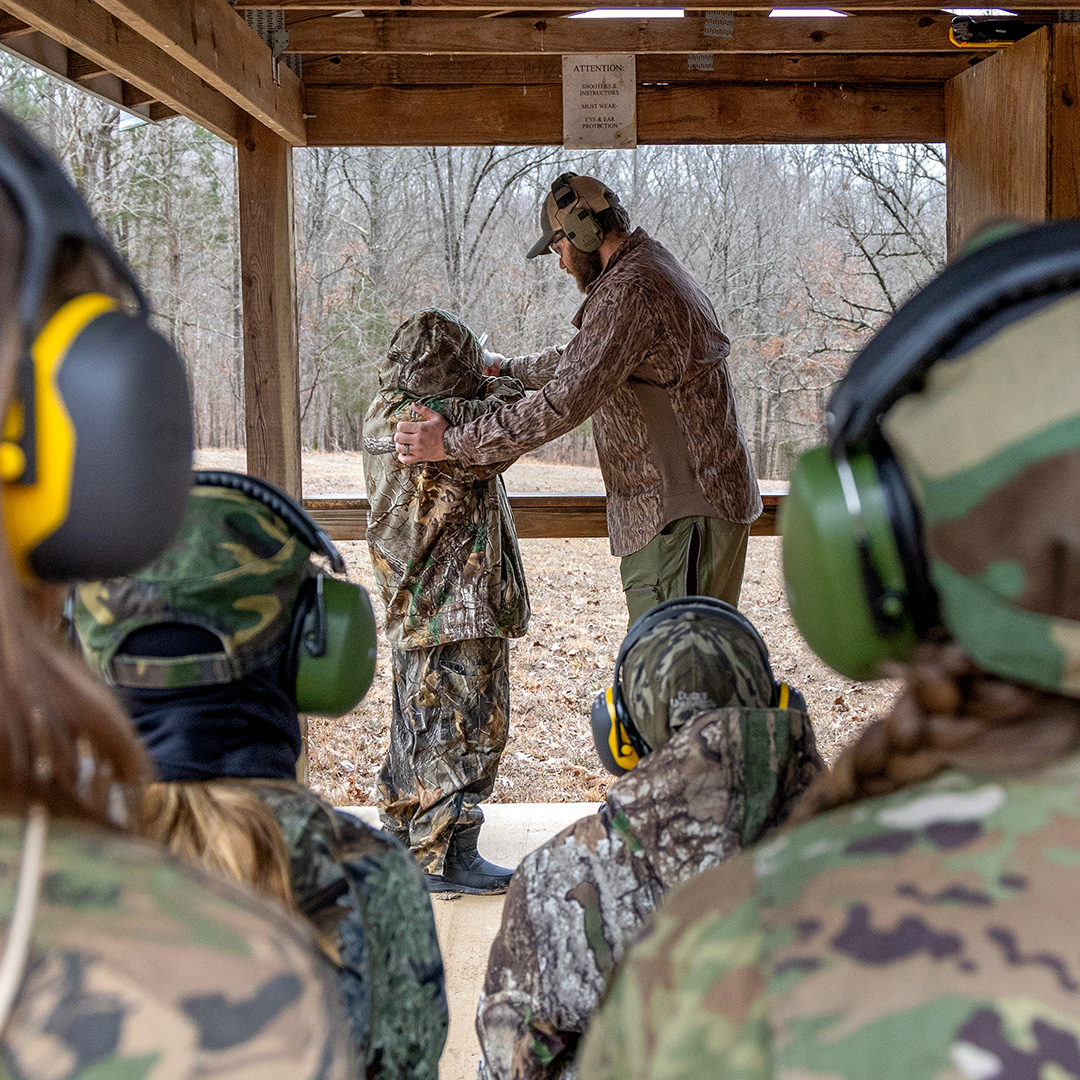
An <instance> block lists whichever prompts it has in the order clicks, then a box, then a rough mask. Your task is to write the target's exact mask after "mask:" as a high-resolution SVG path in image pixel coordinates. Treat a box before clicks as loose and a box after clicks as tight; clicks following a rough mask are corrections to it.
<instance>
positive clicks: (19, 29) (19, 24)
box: [0, 11, 37, 41]
mask: <svg viewBox="0 0 1080 1080" xmlns="http://www.w3.org/2000/svg"><path fill="white" fill-rule="evenodd" d="M36 33H37V31H36V30H35V29H34V28H33V27H32V26H31V25H30V24H29V23H24V22H23V21H22V19H16V18H15V17H14V16H13V15H9V14H8V13H7V12H6V11H0V41H6V40H7V39H8V38H13V37H22V35H23V34H36Z"/></svg>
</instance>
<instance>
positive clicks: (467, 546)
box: [364, 313, 529, 649]
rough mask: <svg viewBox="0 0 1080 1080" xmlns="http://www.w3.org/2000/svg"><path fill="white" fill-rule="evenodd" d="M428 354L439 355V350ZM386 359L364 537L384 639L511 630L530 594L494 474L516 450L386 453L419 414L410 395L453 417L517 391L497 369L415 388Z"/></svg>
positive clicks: (367, 445)
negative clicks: (445, 390) (494, 457)
mask: <svg viewBox="0 0 1080 1080" xmlns="http://www.w3.org/2000/svg"><path fill="white" fill-rule="evenodd" d="M440 314H441V313H440ZM446 318H449V317H448V316H447V317H446ZM406 325H408V324H406ZM403 329H404V328H403ZM399 334H400V331H399ZM397 340H398V338H397V337H395V341H397ZM425 355H426V356H427V355H428V354H425ZM430 358H431V362H432V364H435V363H443V362H445V357H439V356H438V354H437V351H434V352H432V353H431V354H430ZM394 362H395V351H394V349H393V347H392V348H391V353H390V357H389V359H388V362H387V364H386V365H384V367H383V370H382V371H381V372H380V378H381V379H382V380H383V383H384V388H383V389H382V390H380V391H379V393H378V394H376V395H375V398H374V400H373V401H372V403H371V406H370V407H369V409H368V411H367V415H366V416H365V417H364V479H365V482H366V484H367V495H368V503H369V506H370V510H369V512H368V524H367V541H368V547H369V549H370V551H371V563H372V567H373V569H374V573H375V580H376V581H377V582H378V585H379V592H380V594H381V595H382V598H383V601H384V603H385V604H386V639H387V641H388V642H389V643H390V644H391V645H398V646H401V647H403V648H406V649H420V648H432V647H434V646H436V645H442V644H445V643H447V642H450V641H468V640H470V639H472V638H484V637H519V636H520V635H522V634H523V633H525V628H526V625H527V624H528V619H529V595H528V590H527V588H526V585H525V571H524V568H523V567H522V565H521V555H520V553H519V551H518V545H517V533H516V532H515V530H514V519H513V516H512V514H511V512H510V503H509V501H508V500H507V498H506V489H505V486H504V485H503V481H502V477H501V476H499V475H498V473H500V472H503V471H505V470H506V469H507V468H509V466H510V465H511V464H512V462H513V460H514V458H515V457H516V456H517V455H516V454H508V455H505V457H504V459H503V460H500V461H493V462H489V463H488V464H487V465H486V466H483V467H476V468H465V467H463V466H462V465H460V464H459V463H457V462H452V461H439V462H431V463H429V464H426V465H412V466H407V465H402V464H401V463H400V462H399V461H398V459H397V456H396V454H395V452H394V433H395V431H396V430H397V422H398V421H399V420H403V419H404V420H407V419H413V418H416V419H418V418H419V416H418V414H415V415H414V414H413V412H412V406H413V405H414V404H416V403H420V404H423V405H426V406H428V407H429V408H431V409H434V410H435V411H436V412H439V413H442V414H443V415H444V416H445V417H446V418H447V419H448V420H450V422H451V423H467V422H468V421H471V420H473V419H475V418H476V417H478V416H483V415H485V414H486V413H489V412H492V411H494V410H496V409H499V408H501V407H502V406H503V405H507V404H510V403H512V402H515V401H518V400H520V399H521V397H522V396H523V394H524V390H523V388H522V386H521V384H520V383H519V382H517V381H516V380H515V379H509V378H496V379H483V380H479V386H478V390H477V393H476V396H475V397H470V398H464V397H449V396H442V397H440V396H430V395H428V396H424V395H418V394H416V393H414V392H411V391H409V390H404V389H400V388H399V387H398V386H397V385H396V383H395V382H394V381H393V380H394V371H393V367H394ZM388 369H389V370H388Z"/></svg>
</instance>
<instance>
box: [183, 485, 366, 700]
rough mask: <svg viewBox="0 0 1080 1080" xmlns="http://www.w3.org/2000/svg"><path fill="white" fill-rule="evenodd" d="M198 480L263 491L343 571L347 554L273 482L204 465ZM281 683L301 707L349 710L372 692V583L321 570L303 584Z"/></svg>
mask: <svg viewBox="0 0 1080 1080" xmlns="http://www.w3.org/2000/svg"><path fill="white" fill-rule="evenodd" d="M195 483H196V484H198V485H202V486H205V487H224V488H230V489H232V490H234V491H239V492H241V493H242V494H244V495H247V496H248V497H249V498H252V499H257V500H258V501H259V502H261V503H263V504H264V505H266V506H267V507H268V508H269V509H270V510H272V511H273V512H274V513H275V514H277V516H278V517H279V518H281V520H282V521H284V522H285V524H286V525H287V526H288V527H289V529H290V530H291V531H292V533H293V534H294V535H295V536H296V537H297V538H298V539H299V540H300V541H301V542H302V543H303V544H304V546H305V547H307V548H308V549H309V550H310V551H312V552H314V553H315V554H317V555H325V556H326V557H327V558H328V559H329V561H330V566H331V568H332V569H333V570H334V571H336V572H337V573H341V572H342V571H343V570H344V569H345V560H344V559H342V557H341V553H340V552H339V551H338V549H337V548H336V547H335V546H334V542H333V541H332V540H331V539H330V537H329V536H327V534H326V532H325V531H324V530H323V529H321V528H320V527H319V526H318V525H317V524H316V523H315V521H313V520H312V518H311V517H310V516H309V515H308V513H307V512H306V511H305V510H304V509H303V507H301V506H299V505H298V504H297V503H295V502H294V501H293V500H292V499H291V498H289V496H288V495H286V494H285V493H284V492H283V491H280V490H279V489H278V488H276V487H274V485H273V484H270V483H267V481H265V480H260V479H259V478H257V477H254V476H247V475H245V474H243V473H232V472H197V473H195ZM287 640H288V645H287V647H286V651H285V657H284V661H283V665H282V683H283V685H284V687H285V689H286V690H287V691H288V692H289V693H290V694H291V695H292V698H293V700H294V701H295V702H296V707H297V709H298V710H299V711H300V712H303V713H312V714H316V715H324V716H343V715H344V714H345V713H347V712H349V711H350V710H351V709H354V708H355V707H356V706H357V705H358V704H359V703H360V701H361V700H362V698H363V696H364V695H365V694H366V693H367V692H368V688H369V687H370V686H371V682H372V680H373V679H374V677H375V662H376V656H377V638H376V630H375V614H374V612H373V611H372V607H371V600H370V599H369V598H368V594H367V592H366V591H365V589H364V588H363V587H362V586H360V585H355V584H353V583H352V582H349V581H342V580H341V579H340V578H335V577H331V576H330V575H328V574H323V573H322V572H319V573H316V574H315V575H314V576H313V577H311V578H309V579H308V580H307V581H305V582H304V583H303V585H302V586H301V587H300V594H299V596H298V597H297V600H296V604H295V606H294V608H293V611H292V615H291V622H290V627H289V633H288V638H287Z"/></svg>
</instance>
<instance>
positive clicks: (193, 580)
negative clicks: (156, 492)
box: [73, 484, 314, 690]
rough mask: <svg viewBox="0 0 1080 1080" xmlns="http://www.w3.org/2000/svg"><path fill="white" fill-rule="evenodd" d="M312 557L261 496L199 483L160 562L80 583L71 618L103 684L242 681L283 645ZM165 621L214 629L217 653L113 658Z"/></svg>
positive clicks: (163, 686) (162, 686)
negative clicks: (136, 635) (141, 632)
mask: <svg viewBox="0 0 1080 1080" xmlns="http://www.w3.org/2000/svg"><path fill="white" fill-rule="evenodd" d="M310 556H311V552H310V551H309V549H308V548H307V547H306V546H305V545H304V543H303V542H302V541H300V540H299V539H298V538H297V537H296V536H295V535H294V534H293V532H292V530H291V529H290V528H289V527H288V525H286V524H285V522H284V521H283V520H282V519H281V518H280V517H278V516H277V514H275V513H274V512H273V511H272V510H270V508H269V507H267V506H266V505H264V504H263V503H261V502H259V501H258V500H257V499H253V498H251V497H250V496H248V495H245V494H243V493H242V492H240V491H234V490H232V489H230V488H222V487H213V486H209V485H200V484H196V485H194V486H193V487H192V489H191V499H190V501H189V502H188V510H187V514H186V516H185V518H184V522H183V524H182V525H181V527H180V532H179V534H178V535H177V537H176V539H175V540H174V541H173V543H172V544H171V546H170V547H169V548H168V550H167V551H165V553H164V554H163V555H161V556H160V558H158V559H157V561H156V562H154V563H151V564H150V566H148V567H146V568H144V569H143V570H141V571H139V573H137V574H132V575H131V576H130V577H123V578H114V579H112V580H109V581H96V582H87V583H84V584H82V585H79V586H78V588H77V589H76V591H75V597H74V607H73V622H74V626H75V630H76V633H77V635H78V638H79V642H80V644H81V645H82V649H83V655H84V656H85V657H86V660H87V662H88V663H89V665H90V667H91V668H93V669H94V671H95V672H96V673H97V674H98V675H100V676H101V677H102V678H103V679H105V680H106V681H107V682H110V683H119V684H120V685H123V686H130V687H137V688H141V689H146V690H168V689H182V688H184V687H188V686H198V685H203V684H207V683H227V682H233V681H236V680H237V679H241V678H243V677H244V676H245V675H248V674H250V673H251V672H252V671H254V670H256V669H257V668H260V667H263V666H265V665H267V664H269V663H271V662H273V661H274V660H276V659H277V658H278V657H279V656H280V655H281V653H282V651H283V650H284V648H285V645H286V643H287V642H286V638H287V636H288V632H289V626H290V623H291V618H292V612H293V607H294V605H295V603H296V598H297V595H298V593H299V590H300V586H301V585H302V584H303V582H304V581H305V580H306V579H307V578H308V577H309V576H310V575H311V574H312V573H313V572H314V571H313V568H312V566H311V561H310ZM168 622H179V623H187V624H190V625H194V626H200V627H203V628H204V629H206V630H209V631H211V632H212V633H214V634H216V635H217V636H218V638H219V639H220V640H221V643H222V651H221V652H220V653H210V654H206V655H199V656H186V657H185V656H178V657H167V658H166V657H154V658H138V657H127V656H123V657H121V656H117V655H116V654H117V651H118V650H119V649H120V646H121V645H122V644H123V643H124V641H125V639H126V638H127V637H128V635H129V634H131V633H132V632H133V631H135V630H138V629H141V628H142V627H145V626H159V625H161V624H162V623H168Z"/></svg>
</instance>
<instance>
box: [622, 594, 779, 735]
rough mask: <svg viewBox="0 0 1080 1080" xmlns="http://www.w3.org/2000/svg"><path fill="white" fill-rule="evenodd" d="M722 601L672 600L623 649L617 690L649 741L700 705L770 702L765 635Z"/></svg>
mask: <svg viewBox="0 0 1080 1080" xmlns="http://www.w3.org/2000/svg"><path fill="white" fill-rule="evenodd" d="M715 603H716V604H717V605H719V604H720V603H721V602H720V601H716V602H715ZM724 607H725V608H728V611H727V612H712V611H709V610H704V609H702V608H700V607H698V606H696V605H695V606H694V607H691V608H689V609H687V610H679V607H678V606H676V607H675V608H674V609H673V610H672V612H671V615H670V617H668V618H663V619H660V620H659V621H658V622H656V623H655V624H654V625H653V626H651V627H650V628H649V629H647V630H645V632H644V633H643V634H642V635H641V636H640V637H639V638H638V640H637V641H636V642H634V643H633V645H632V646H631V647H630V648H629V649H627V651H626V654H625V656H624V658H623V662H622V673H621V692H622V697H623V701H624V703H625V705H626V711H627V713H628V716H629V719H630V720H631V721H632V723H633V724H634V726H635V727H636V728H637V731H638V733H639V734H640V735H641V737H642V738H643V739H644V741H645V742H646V744H647V745H648V747H649V748H650V749H652V750H656V749H657V748H658V747H661V746H663V745H664V744H665V743H667V742H668V740H669V739H670V738H671V736H672V735H673V734H674V733H675V732H676V731H678V730H679V728H681V727H682V726H683V725H684V724H685V723H687V721H689V720H690V719H692V718H693V717H694V716H696V715H697V714H698V713H701V712H705V711H706V710H708V709H721V708H726V707H728V706H734V705H742V706H749V707H751V708H766V707H768V706H770V705H772V704H774V703H775V698H776V694H777V686H776V681H775V679H774V678H773V673H772V668H771V667H770V665H769V653H768V650H767V649H766V647H765V643H764V642H763V641H762V640H761V636H760V635H759V634H758V632H757V631H756V630H755V629H754V626H753V624H752V623H751V622H750V621H749V620H748V619H746V618H745V616H743V615H741V614H740V613H739V612H737V611H736V610H735V609H734V608H731V607H730V606H729V605H724ZM646 617H647V616H646Z"/></svg>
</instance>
